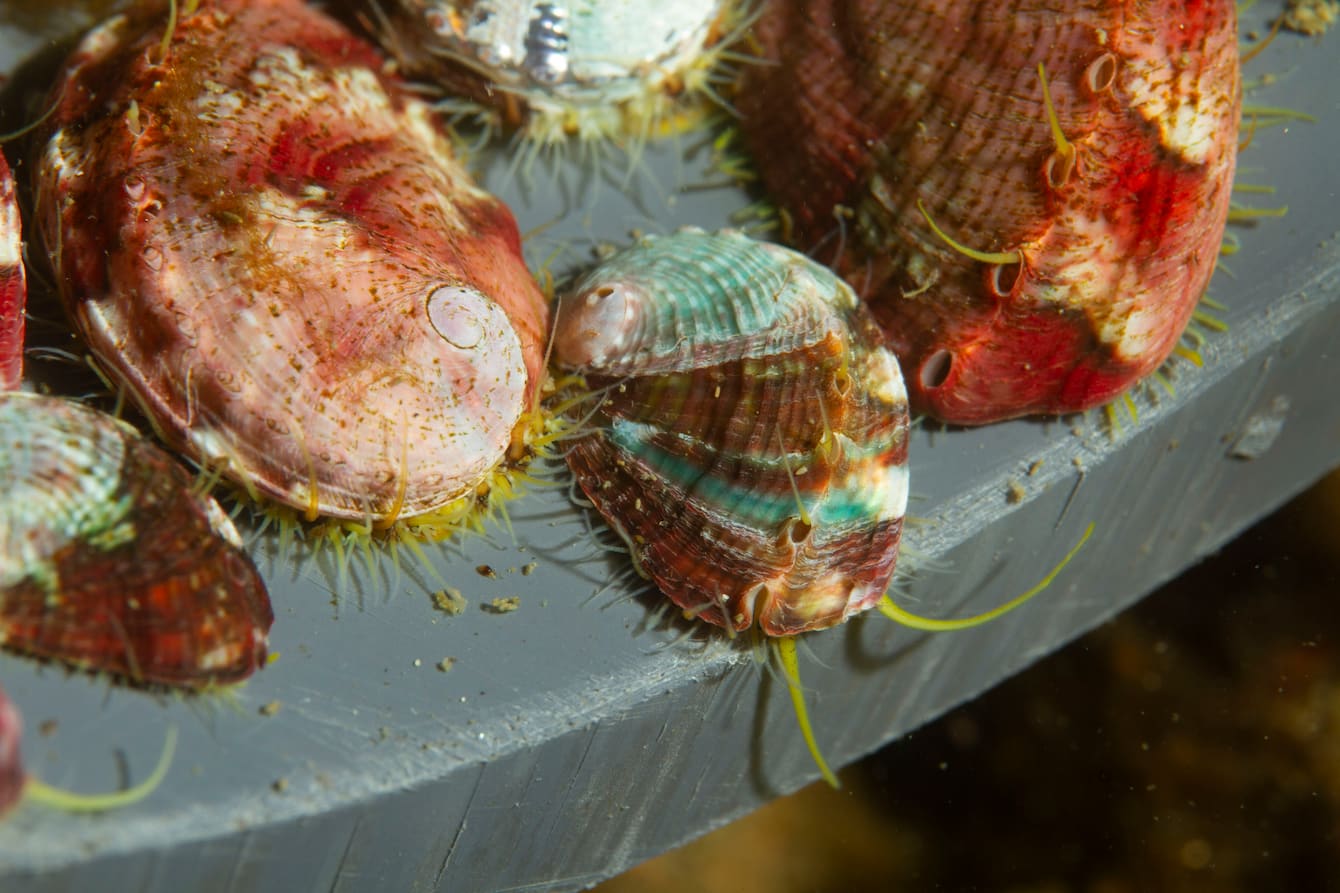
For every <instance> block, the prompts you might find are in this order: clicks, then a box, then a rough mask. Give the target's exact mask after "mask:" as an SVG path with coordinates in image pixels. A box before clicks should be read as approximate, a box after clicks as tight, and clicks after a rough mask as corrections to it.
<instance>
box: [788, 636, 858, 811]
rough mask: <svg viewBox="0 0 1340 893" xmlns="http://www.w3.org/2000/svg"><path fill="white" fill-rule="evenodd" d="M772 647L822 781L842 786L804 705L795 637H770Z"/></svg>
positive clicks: (801, 731)
mask: <svg viewBox="0 0 1340 893" xmlns="http://www.w3.org/2000/svg"><path fill="white" fill-rule="evenodd" d="M770 642H771V643H772V647H773V648H774V649H775V650H776V651H777V660H778V661H779V662H780V663H781V665H782V675H783V676H785V677H786V687H787V689H789V690H790V692H791V704H792V705H793V706H794V707H795V708H796V722H798V723H799V724H800V734H801V735H802V736H804V738H805V746H806V747H807V748H809V751H810V756H811V757H813V758H814V764H815V765H816V766H818V767H819V772H820V774H822V775H823V777H824V781H826V782H828V783H829V784H830V785H832V786H833V787H834V788H840V787H842V784H841V783H840V782H839V781H838V777H837V776H836V775H835V774H834V773H833V770H832V769H830V768H828V762H827V761H826V760H825V759H824V755H823V753H821V752H820V750H819V742H818V741H816V740H815V738H814V728H813V727H812V726H811V725H810V713H809V710H808V709H807V708H806V707H805V691H804V689H802V688H801V687H800V663H799V661H797V660H796V639H795V637H794V636H782V637H781V638H777V639H771V640H770Z"/></svg>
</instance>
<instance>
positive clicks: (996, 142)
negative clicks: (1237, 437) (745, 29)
mask: <svg viewBox="0 0 1340 893" xmlns="http://www.w3.org/2000/svg"><path fill="white" fill-rule="evenodd" d="M755 34H756V36H757V37H758V39H759V41H760V44H761V45H762V47H763V54H764V55H765V56H767V57H768V58H769V59H772V60H775V61H776V63H777V64H772V65H757V66H750V67H749V68H748V69H746V70H745V71H744V73H743V74H744V78H743V83H742V85H741V88H740V94H739V96H738V97H737V105H738V107H739V109H740V111H741V115H742V121H741V127H742V129H743V131H744V132H745V134H746V137H747V141H748V142H749V144H750V145H751V146H752V147H753V149H754V154H755V156H756V159H757V164H758V167H759V172H760V176H761V178H762V180H763V182H764V184H765V185H766V187H767V189H768V191H769V193H770V194H771V195H772V196H773V198H774V199H775V200H776V202H777V203H778V204H779V205H780V206H781V207H782V208H784V209H785V210H786V211H787V213H788V216H789V218H790V219H792V220H794V221H795V224H796V226H795V234H794V238H795V241H796V243H797V244H799V245H801V246H802V247H804V248H806V249H810V248H815V247H816V246H819V245H821V243H826V244H829V245H833V246H836V250H837V252H838V256H837V257H836V259H835V261H834V265H835V267H836V268H837V269H838V270H839V272H840V273H841V274H842V275H843V276H845V277H846V278H847V279H848V281H850V282H852V283H859V284H861V286H862V289H863V294H864V295H865V297H866V298H867V300H868V301H869V302H870V304H871V306H872V308H873V309H874V312H875V315H876V316H877V317H878V318H879V320H880V322H881V324H882V325H883V327H884V329H885V331H886V332H887V334H888V338H889V340H890V343H891V345H892V346H893V348H894V350H895V352H896V353H897V354H898V357H899V360H900V361H901V362H902V365H903V369H904V371H905V372H906V373H907V376H908V387H909V392H910V395H911V398H912V403H913V405H914V406H915V407H916V408H918V409H919V410H924V411H926V412H928V413H930V414H932V415H934V416H937V417H939V418H941V419H943V420H946V421H949V422H955V423H963V424H981V423H985V422H991V421H996V420H1000V419H1006V418H1011V417H1014V416H1020V415H1028V414H1034V413H1042V414H1057V413H1066V412H1074V411H1078V410H1083V409H1087V408H1089V407H1092V406H1096V405H1099V404H1102V403H1106V402H1108V401H1110V400H1112V399H1113V398H1114V397H1116V396H1118V395H1119V394H1121V393H1122V392H1124V391H1125V390H1127V389H1128V388H1129V387H1130V386H1131V385H1133V384H1134V383H1136V382H1137V381H1139V380H1140V379H1141V378H1143V377H1144V376H1146V375H1148V374H1149V373H1151V372H1153V371H1154V370H1156V369H1157V368H1158V367H1159V365H1160V364H1162V363H1163V362H1164V360H1165V359H1167V357H1168V356H1169V354H1170V353H1171V352H1172V351H1173V349H1174V348H1175V347H1176V345H1177V342H1178V340H1179V338H1180V337H1181V335H1182V332H1183V330H1184V328H1185V327H1186V324H1187V322H1188V320H1189V319H1190V317H1191V315H1192V313H1193V311H1194V310H1195V307H1196V304H1197V302H1198V301H1199V300H1200V298H1201V296H1202V295H1203V293H1204V291H1205V288H1206V285H1207V283H1208V281H1209V278H1210V275H1211V273H1212V272H1213V270H1214V266H1215V261H1216V259H1217V257H1218V252H1219V245H1220V240H1221V238H1222V235H1223V230H1224V224H1225V221H1226V218H1227V214H1228V206H1229V194H1230V190H1231V185H1232V179H1233V171H1234V165H1235V160H1236V151H1237V138H1238V137H1237V133H1238V118H1239V113H1240V93H1241V90H1240V86H1239V72H1238V55H1237V36H1236V17H1235V10H1234V4H1233V3H1232V0H1201V2H1195V3H1174V2H1170V0H1070V2H1067V3H1064V4H1061V5H1060V6H1059V7H1058V5H1057V4H1056V3H1051V2H1041V0H1012V2H1008V3H993V4H983V3H978V2H973V0H950V2H943V0H936V2H929V0H894V2H888V3H857V2H855V0H817V2H809V0H805V2H801V0H794V2H793V0H772V2H770V3H769V4H768V5H767V7H766V9H765V11H764V13H763V14H762V16H761V17H760V19H759V21H758V23H757V25H756V28H755ZM824 251H825V249H824V248H818V249H817V252H818V253H819V254H821V255H822V254H824Z"/></svg>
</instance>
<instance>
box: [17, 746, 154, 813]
mask: <svg viewBox="0 0 1340 893" xmlns="http://www.w3.org/2000/svg"><path fill="white" fill-rule="evenodd" d="M176 750H177V729H176V727H175V726H172V727H169V728H168V730H167V736H166V737H165V738H164V739H163V752H162V753H161V754H160V755H159V757H158V764H157V765H156V766H154V771H153V772H151V773H150V774H149V777H148V778H146V779H145V780H144V781H142V782H140V783H139V784H137V785H134V786H133V787H129V788H126V789H125V790H124V791H113V792H111V793H106V794H76V793H74V792H73V791H66V790H63V789H61V788H55V787H52V786H51V785H48V784H47V783H46V782H43V781H39V780H38V779H36V778H29V779H27V780H26V782H25V783H24V787H23V795H24V797H26V798H27V799H29V800H32V801H33V802H34V803H40V804H42V805H43V806H50V807H52V808H53V809H59V810H62V811H63V812H106V811H107V810H109V809H120V808H121V807H123V806H130V805H132V804H135V803H138V802H139V801H141V800H143V799H144V798H145V797H147V796H149V795H150V794H152V793H153V791H154V788H156V787H158V785H159V783H161V782H162V781H163V777H164V776H166V775H167V771H168V767H170V766H171V765H172V757H173V754H175V753H176Z"/></svg>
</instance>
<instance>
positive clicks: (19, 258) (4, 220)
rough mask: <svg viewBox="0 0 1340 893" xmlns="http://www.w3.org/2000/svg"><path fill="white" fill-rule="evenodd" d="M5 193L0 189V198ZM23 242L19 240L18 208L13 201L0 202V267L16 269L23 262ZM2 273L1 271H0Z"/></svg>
mask: <svg viewBox="0 0 1340 893" xmlns="http://www.w3.org/2000/svg"><path fill="white" fill-rule="evenodd" d="M6 192H10V193H11V194H12V189H11V190H5V189H3V188H0V197H3V196H4V194H5V193H6ZM22 249H23V240H22V239H21V238H20V227H19V208H18V205H16V204H15V203H14V202H13V201H0V267H17V266H18V265H19V264H21V263H22V262H23V250H22ZM0 272H3V271H0Z"/></svg>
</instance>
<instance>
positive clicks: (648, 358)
mask: <svg viewBox="0 0 1340 893" xmlns="http://www.w3.org/2000/svg"><path fill="white" fill-rule="evenodd" d="M606 283H617V284H618V285H619V286H620V287H622V288H625V289H627V290H629V291H630V292H633V293H636V294H639V295H640V296H642V298H643V299H642V300H641V301H640V302H639V306H638V311H639V318H638V323H639V325H638V328H637V330H636V332H634V333H631V335H632V337H631V338H629V339H628V340H627V341H625V342H624V343H623V344H622V345H621V350H619V351H610V353H609V359H608V365H607V367H606V368H602V369H601V372H603V373H606V374H611V375H617V374H620V373H621V372H623V371H636V372H637V373H638V374H647V373H649V372H653V371H668V370H671V369H684V368H688V367H690V366H700V365H703V364H704V363H713V362H718V361H720V360H721V359H724V358H727V357H729V358H732V359H740V358H745V357H763V356H769V355H772V354H775V353H778V352H787V351H789V350H793V349H795V348H798V347H800V346H802V345H807V344H813V343H815V342H816V341H817V340H819V339H821V338H823V337H824V336H825V335H826V334H827V333H828V332H829V331H832V330H833V329H834V328H835V327H838V326H840V325H842V326H845V325H847V316H848V315H849V314H850V312H851V311H852V310H853V309H854V307H855V306H856V303H857V301H856V297H855V295H854V294H853V293H852V291H851V290H850V288H849V287H848V286H847V285H846V283H844V282H843V281H842V280H841V279H839V278H838V277H837V276H835V275H833V274H832V273H831V272H829V271H828V270H827V269H825V268H824V267H821V266H819V265H818V264H815V263H813V262H812V261H810V260H809V259H808V258H806V257H804V255H800V254H796V253H795V252H792V251H789V250H787V249H783V248H781V247H779V246H776V245H772V244H769V243H767V242H758V241H755V240H753V239H750V238H748V237H747V236H745V235H743V234H742V233H738V232H734V231H725V232H722V233H719V234H710V233H705V232H702V231H700V230H694V229H685V230H681V231H679V232H677V233H675V234H674V235H672V236H661V237H655V236H652V237H648V238H645V239H643V240H642V241H640V242H639V243H638V244H637V245H636V246H635V247H634V248H633V249H630V250H629V251H625V252H623V253H621V254H618V255H616V256H615V257H614V258H612V259H610V260H609V261H606V262H605V263H603V264H601V265H600V266H599V267H597V268H596V270H594V271H593V272H592V273H591V274H589V275H588V276H587V277H586V278H584V279H583V280H582V281H581V282H579V283H578V284H577V286H576V287H575V291H576V292H577V293H582V292H585V291H588V290H593V289H597V288H599V287H600V286H601V285H602V284H606ZM609 334H611V333H608V332H601V333H599V335H598V337H600V336H607V335H609ZM689 345H692V348H691V349H690V348H689Z"/></svg>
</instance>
